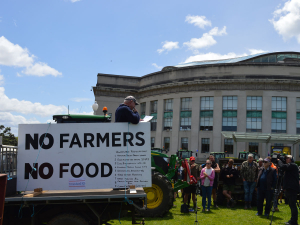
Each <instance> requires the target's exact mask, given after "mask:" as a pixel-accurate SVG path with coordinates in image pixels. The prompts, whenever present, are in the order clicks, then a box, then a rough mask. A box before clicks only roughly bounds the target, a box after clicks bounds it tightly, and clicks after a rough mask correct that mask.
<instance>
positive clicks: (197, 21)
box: [185, 15, 211, 29]
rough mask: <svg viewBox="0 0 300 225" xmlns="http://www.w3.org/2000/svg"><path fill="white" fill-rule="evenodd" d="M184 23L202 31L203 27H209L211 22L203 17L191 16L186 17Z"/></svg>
mask: <svg viewBox="0 0 300 225" xmlns="http://www.w3.org/2000/svg"><path fill="white" fill-rule="evenodd" d="M185 22H188V23H191V24H194V25H195V26H197V27H200V28H202V29H204V28H205V26H210V27H211V22H210V21H209V20H207V19H206V17H205V16H191V15H188V16H186V18H185Z"/></svg>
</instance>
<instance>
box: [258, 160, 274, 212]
mask: <svg viewBox="0 0 300 225" xmlns="http://www.w3.org/2000/svg"><path fill="white" fill-rule="evenodd" d="M276 181H277V173H276V170H275V169H274V168H272V167H271V161H270V159H269V158H265V159H264V160H263V168H261V169H260V170H259V172H258V177H257V186H256V187H257V213H256V215H257V216H260V215H262V213H263V204H264V200H265V199H266V206H265V216H269V214H270V211H271V202H272V196H273V190H274V189H275V186H276Z"/></svg>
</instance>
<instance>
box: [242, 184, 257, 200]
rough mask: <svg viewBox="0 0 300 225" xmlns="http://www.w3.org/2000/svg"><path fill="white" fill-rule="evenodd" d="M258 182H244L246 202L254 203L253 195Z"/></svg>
mask: <svg viewBox="0 0 300 225" xmlns="http://www.w3.org/2000/svg"><path fill="white" fill-rule="evenodd" d="M255 185H256V182H250V181H244V191H245V202H251V201H252V194H253V191H254V189H255Z"/></svg>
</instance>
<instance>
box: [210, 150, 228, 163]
mask: <svg viewBox="0 0 300 225" xmlns="http://www.w3.org/2000/svg"><path fill="white" fill-rule="evenodd" d="M210 155H213V156H214V157H215V161H216V163H219V159H224V158H225V153H224V152H211V153H210Z"/></svg>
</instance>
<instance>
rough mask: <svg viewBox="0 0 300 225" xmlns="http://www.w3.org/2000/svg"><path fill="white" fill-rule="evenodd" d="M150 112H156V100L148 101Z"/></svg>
mask: <svg viewBox="0 0 300 225" xmlns="http://www.w3.org/2000/svg"><path fill="white" fill-rule="evenodd" d="M150 112H151V113H157V101H151V102H150Z"/></svg>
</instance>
